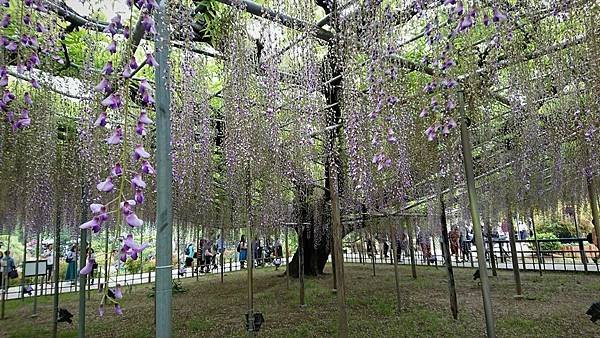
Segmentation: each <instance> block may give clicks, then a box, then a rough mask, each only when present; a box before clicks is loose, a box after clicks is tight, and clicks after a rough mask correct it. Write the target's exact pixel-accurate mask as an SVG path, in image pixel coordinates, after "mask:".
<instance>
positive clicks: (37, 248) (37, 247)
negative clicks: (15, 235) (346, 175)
mask: <svg viewBox="0 0 600 338" xmlns="http://www.w3.org/2000/svg"><path fill="white" fill-rule="evenodd" d="M35 242H36V243H35V277H33V283H34V284H35V289H34V290H33V311H32V313H31V317H37V296H38V274H39V273H40V271H39V266H40V265H39V263H38V261H39V260H40V232H39V231H38V233H37V235H36V240H35ZM44 272H45V271H44ZM23 274H25V273H23Z"/></svg>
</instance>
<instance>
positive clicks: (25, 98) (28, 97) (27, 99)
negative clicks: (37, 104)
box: [23, 92, 33, 106]
mask: <svg viewBox="0 0 600 338" xmlns="http://www.w3.org/2000/svg"><path fill="white" fill-rule="evenodd" d="M23 102H25V103H26V104H28V105H30V106H31V105H33V101H32V100H31V94H29V92H25V94H23Z"/></svg>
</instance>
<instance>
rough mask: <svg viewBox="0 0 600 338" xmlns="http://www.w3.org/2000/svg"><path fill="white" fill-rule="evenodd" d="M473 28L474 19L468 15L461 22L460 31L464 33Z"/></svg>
mask: <svg viewBox="0 0 600 338" xmlns="http://www.w3.org/2000/svg"><path fill="white" fill-rule="evenodd" d="M471 26H473V18H472V17H471V16H468V15H467V16H465V17H464V18H463V19H462V20H461V21H460V24H459V27H458V29H459V30H460V31H464V30H467V29H469V28H471Z"/></svg>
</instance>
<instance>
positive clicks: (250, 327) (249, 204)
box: [246, 169, 254, 338]
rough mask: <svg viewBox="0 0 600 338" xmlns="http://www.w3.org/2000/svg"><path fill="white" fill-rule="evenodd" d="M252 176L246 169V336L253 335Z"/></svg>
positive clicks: (251, 336) (249, 337) (250, 337)
mask: <svg viewBox="0 0 600 338" xmlns="http://www.w3.org/2000/svg"><path fill="white" fill-rule="evenodd" d="M251 189H252V176H251V174H250V170H249V169H248V182H247V185H246V197H247V204H246V213H247V217H248V219H247V232H248V245H247V248H248V251H247V253H248V254H247V255H246V258H247V261H248V312H247V315H248V322H247V324H248V338H253V337H254V284H253V283H254V280H253V276H252V272H253V270H254V240H253V239H252V191H251Z"/></svg>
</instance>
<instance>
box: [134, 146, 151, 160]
mask: <svg viewBox="0 0 600 338" xmlns="http://www.w3.org/2000/svg"><path fill="white" fill-rule="evenodd" d="M149 157H150V154H149V153H148V152H147V151H146V150H145V149H144V146H142V145H141V144H138V145H137V146H136V147H135V149H134V150H133V158H134V159H135V160H136V161H137V160H139V159H140V158H149Z"/></svg>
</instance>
